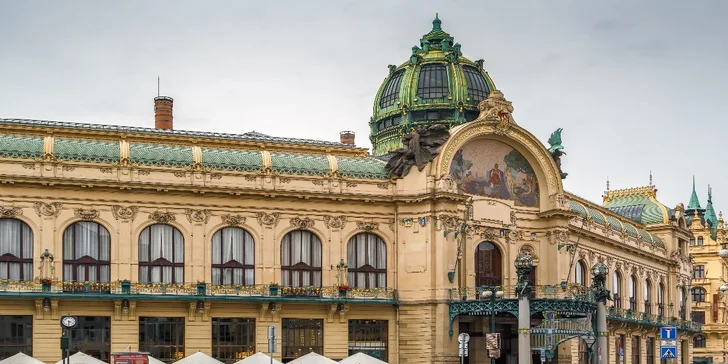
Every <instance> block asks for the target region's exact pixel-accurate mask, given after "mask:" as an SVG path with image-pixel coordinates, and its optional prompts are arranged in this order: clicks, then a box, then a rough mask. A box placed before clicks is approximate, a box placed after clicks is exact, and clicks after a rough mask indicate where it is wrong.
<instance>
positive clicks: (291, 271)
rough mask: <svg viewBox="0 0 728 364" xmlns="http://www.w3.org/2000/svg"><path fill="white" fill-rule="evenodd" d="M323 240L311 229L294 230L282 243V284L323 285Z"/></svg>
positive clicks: (297, 285) (299, 285)
mask: <svg viewBox="0 0 728 364" xmlns="http://www.w3.org/2000/svg"><path fill="white" fill-rule="evenodd" d="M321 254H322V253H321V240H319V238H318V237H317V236H316V235H315V234H313V233H312V232H310V231H306V230H294V231H291V232H289V233H288V234H286V236H284V237H283V242H282V243H281V284H282V285H284V286H293V287H305V286H315V287H321Z"/></svg>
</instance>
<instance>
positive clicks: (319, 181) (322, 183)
mask: <svg viewBox="0 0 728 364" xmlns="http://www.w3.org/2000/svg"><path fill="white" fill-rule="evenodd" d="M311 183H313V184H315V185H316V186H323V185H324V181H323V180H320V179H317V180H313V181H311Z"/></svg>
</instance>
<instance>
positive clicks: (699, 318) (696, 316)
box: [693, 311, 705, 324]
mask: <svg viewBox="0 0 728 364" xmlns="http://www.w3.org/2000/svg"><path fill="white" fill-rule="evenodd" d="M693 321H695V322H699V323H701V324H705V312H704V311H695V312H693Z"/></svg>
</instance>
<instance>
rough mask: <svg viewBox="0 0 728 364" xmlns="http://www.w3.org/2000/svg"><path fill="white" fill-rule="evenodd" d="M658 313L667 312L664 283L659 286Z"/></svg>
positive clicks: (661, 314)
mask: <svg viewBox="0 0 728 364" xmlns="http://www.w3.org/2000/svg"><path fill="white" fill-rule="evenodd" d="M657 314H658V315H660V316H663V315H664V314H665V285H664V284H662V283H660V284H659V285H658V286H657Z"/></svg>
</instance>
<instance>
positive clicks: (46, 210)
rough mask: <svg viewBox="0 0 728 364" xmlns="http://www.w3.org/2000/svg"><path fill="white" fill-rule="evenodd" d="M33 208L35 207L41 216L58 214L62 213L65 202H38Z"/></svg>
mask: <svg viewBox="0 0 728 364" xmlns="http://www.w3.org/2000/svg"><path fill="white" fill-rule="evenodd" d="M33 208H34V209H35V212H36V213H38V216H41V217H43V216H58V215H59V214H60V213H61V209H62V208H63V204H62V203H60V202H51V203H45V202H36V203H34V204H33Z"/></svg>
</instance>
